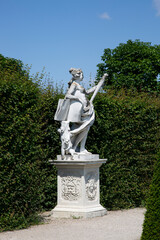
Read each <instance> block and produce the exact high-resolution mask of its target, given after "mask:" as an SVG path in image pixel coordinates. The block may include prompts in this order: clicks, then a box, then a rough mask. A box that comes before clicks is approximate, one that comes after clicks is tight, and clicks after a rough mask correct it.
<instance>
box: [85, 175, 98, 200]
mask: <svg viewBox="0 0 160 240" xmlns="http://www.w3.org/2000/svg"><path fill="white" fill-rule="evenodd" d="M97 191H98V174H97V172H96V171H95V172H89V173H88V174H87V176H86V196H87V198H88V200H89V201H94V200H96V199H97Z"/></svg>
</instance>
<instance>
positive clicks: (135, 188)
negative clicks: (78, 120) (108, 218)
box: [87, 91, 160, 209]
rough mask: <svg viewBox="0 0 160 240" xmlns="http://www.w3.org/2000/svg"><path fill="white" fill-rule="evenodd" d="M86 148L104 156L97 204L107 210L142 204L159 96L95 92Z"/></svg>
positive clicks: (159, 133)
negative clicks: (99, 195) (93, 120)
mask: <svg viewBox="0 0 160 240" xmlns="http://www.w3.org/2000/svg"><path fill="white" fill-rule="evenodd" d="M94 106H95V110H96V121H95V123H94V125H93V126H92V128H91V131H90V132H89V137H88V142H87V145H88V149H89V150H90V151H91V152H92V153H99V154H100V157H101V158H107V160H108V161H107V163H106V164H105V165H103V166H102V167H101V203H102V204H103V206H105V207H106V208H107V209H119V208H129V207H136V206H141V205H143V204H144V201H145V198H146V194H147V192H148V186H149V184H150V181H151V178H152V173H153V165H154V162H155V155H156V153H157V150H158V149H159V146H160V99H159V98H157V97H156V96H149V95H148V94H141V95H139V94H135V95H134V96H131V94H130V95H126V94H125V93H123V91H121V92H119V93H117V94H116V95H115V93H108V94H99V95H98V96H97V98H96V99H95V102H94Z"/></svg>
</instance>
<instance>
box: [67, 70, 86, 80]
mask: <svg viewBox="0 0 160 240" xmlns="http://www.w3.org/2000/svg"><path fill="white" fill-rule="evenodd" d="M69 72H70V73H71V74H72V81H74V80H78V79H79V80H81V81H82V80H83V72H82V70H81V69H80V68H70V70H69Z"/></svg>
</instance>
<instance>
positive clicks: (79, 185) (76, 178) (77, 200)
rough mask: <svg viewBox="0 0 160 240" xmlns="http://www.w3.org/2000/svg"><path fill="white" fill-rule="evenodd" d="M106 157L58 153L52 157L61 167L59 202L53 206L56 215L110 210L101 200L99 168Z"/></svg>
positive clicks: (91, 215)
mask: <svg viewBox="0 0 160 240" xmlns="http://www.w3.org/2000/svg"><path fill="white" fill-rule="evenodd" d="M105 162H106V160H105V159H99V155H95V154H90V155H80V154H79V155H75V156H74V160H71V156H70V155H68V156H66V158H65V160H62V159H61V156H57V160H55V161H51V163H52V164H54V165H55V166H56V167H57V169H58V203H57V206H56V207H55V208H54V209H53V210H52V217H54V218H70V217H76V218H79V217H84V218H89V217H96V216H103V215H105V214H106V212H107V211H106V209H105V208H103V207H102V206H101V205H100V203H99V200H100V196H99V168H100V166H101V165H102V163H105Z"/></svg>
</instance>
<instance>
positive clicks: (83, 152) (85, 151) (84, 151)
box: [80, 149, 92, 154]
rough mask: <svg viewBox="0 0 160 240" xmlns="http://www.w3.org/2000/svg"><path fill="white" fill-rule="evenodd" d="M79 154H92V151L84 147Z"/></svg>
mask: <svg viewBox="0 0 160 240" xmlns="http://www.w3.org/2000/svg"><path fill="white" fill-rule="evenodd" d="M80 154H92V153H90V152H88V151H87V150H86V149H85V150H83V151H80Z"/></svg>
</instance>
